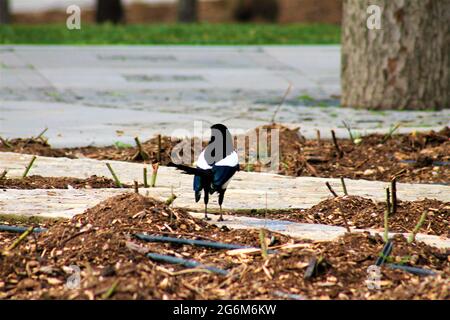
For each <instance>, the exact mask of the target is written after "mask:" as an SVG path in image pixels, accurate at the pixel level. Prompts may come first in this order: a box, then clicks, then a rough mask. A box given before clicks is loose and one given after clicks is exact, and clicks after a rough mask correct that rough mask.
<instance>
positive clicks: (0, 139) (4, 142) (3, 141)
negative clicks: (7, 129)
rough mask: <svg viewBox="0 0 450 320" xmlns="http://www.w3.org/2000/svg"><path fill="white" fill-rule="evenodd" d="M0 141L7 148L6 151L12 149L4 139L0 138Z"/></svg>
mask: <svg viewBox="0 0 450 320" xmlns="http://www.w3.org/2000/svg"><path fill="white" fill-rule="evenodd" d="M0 141H1V142H2V143H3V144H4V145H5V146H6V147H7V148H8V149H12V147H13V146H12V145H11V144H10V143H9V142H8V141H6V140H5V139H3V138H2V137H0Z"/></svg>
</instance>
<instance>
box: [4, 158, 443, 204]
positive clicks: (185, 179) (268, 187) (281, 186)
mask: <svg viewBox="0 0 450 320" xmlns="http://www.w3.org/2000/svg"><path fill="white" fill-rule="evenodd" d="M31 157H32V156H30V155H24V154H17V153H8V152H0V169H1V170H4V169H6V170H8V177H20V176H21V175H22V174H23V171H24V168H25V167H26V166H27V164H28V163H29V162H30V159H31ZM106 162H109V163H110V164H111V165H112V167H113V169H114V171H115V172H116V174H117V175H118V177H119V179H120V180H121V181H122V182H123V183H126V184H130V185H131V184H133V181H134V180H136V181H139V182H142V181H143V178H142V174H143V167H144V166H143V165H142V164H137V163H129V162H121V161H99V160H93V159H66V158H47V157H38V158H37V160H36V161H35V163H34V165H33V167H32V169H31V170H30V172H29V175H41V176H44V177H74V178H87V177H90V176H92V175H97V176H105V177H110V176H111V174H110V172H109V171H108V168H107V167H106V165H105V163H106ZM149 172H151V169H149ZM326 181H329V182H330V184H331V185H332V186H333V187H334V189H335V190H336V191H337V192H340V190H341V184H340V181H339V179H325V178H313V177H297V178H294V177H289V176H281V175H276V174H269V173H252V172H242V171H241V172H238V173H237V174H236V175H235V177H234V178H233V180H232V182H231V183H230V185H229V188H228V191H227V195H226V199H225V202H224V206H225V207H226V208H229V209H263V208H265V205H266V204H265V203H266V200H265V199H266V194H267V206H268V208H269V209H288V208H308V207H311V206H313V205H315V204H317V203H318V202H320V201H322V200H324V199H326V198H328V197H329V196H330V193H329V191H328V189H327V188H326V186H325V182H326ZM346 184H347V189H348V192H349V193H350V194H352V195H359V196H363V197H368V198H372V199H375V200H380V201H382V200H383V199H384V197H385V189H384V188H385V187H386V186H387V183H385V182H377V181H366V180H346ZM172 188H173V191H174V193H176V194H177V195H178V199H177V200H176V204H177V206H180V207H184V208H188V209H196V210H201V209H202V207H203V205H202V204H201V203H199V204H196V203H195V202H194V201H193V191H192V177H191V176H188V175H185V174H181V172H179V171H177V170H175V169H174V168H168V167H164V166H162V167H160V169H159V173H158V178H157V188H151V189H149V190H148V192H149V194H150V195H152V196H155V197H160V198H162V199H167V197H169V195H170V193H171V189H172ZM397 189H398V197H399V199H401V200H416V199H421V198H431V199H433V198H435V199H438V200H441V201H450V186H444V185H430V184H403V183H399V184H398V187H397ZM11 192H13V191H11V190H7V191H3V192H0V212H2V211H4V208H2V205H4V201H3V200H2V197H5V196H7V195H8V194H9V193H11ZM14 192H15V196H17V195H18V193H17V192H19V193H22V194H23V195H24V196H23V197H25V195H26V194H27V193H29V192H30V191H27V190H21V191H14ZM43 192H44V193H46V191H43ZM61 192H63V191H61ZM77 192H79V193H80V194H82V193H83V192H85V193H86V196H85V197H86V198H89V197H90V195H91V194H93V192H94V193H95V192H96V191H95V190H86V191H84V190H77ZM23 197H22V198H23ZM11 198H12V199H11ZM33 198H34V196H30V199H29V201H31V202H33V201H35V200H34V199H33ZM94 198H95V199H98V198H96V197H94ZM216 198H217V197H212V205H211V208H213V207H215V206H217V203H216V201H217V199H216ZM8 199H9V201H11V200H13V199H14V196H9V198H8ZM36 201H39V200H36ZM49 201H51V200H49ZM19 202H21V203H22V202H23V200H21V201H19ZM62 202H63V201H58V200H57V199H56V204H55V205H57V206H59V205H64V204H63V203H62ZM90 204H91V202H90ZM18 205H19V204H18ZM19 207H20V206H19ZM57 211H58V210H57Z"/></svg>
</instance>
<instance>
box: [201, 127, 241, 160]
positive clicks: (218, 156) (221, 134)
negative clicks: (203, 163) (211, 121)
mask: <svg viewBox="0 0 450 320" xmlns="http://www.w3.org/2000/svg"><path fill="white" fill-rule="evenodd" d="M233 149H234V148H233V138H232V136H231V133H230V131H229V130H228V128H227V127H226V126H225V125H223V124H221V123H217V124H215V125H213V126H211V139H210V140H209V144H208V147H207V155H206V158H207V159H206V160H207V162H208V163H214V162H217V161H220V160H222V159H223V158H224V157H226V156H228V155H229V154H231V153H232V152H233Z"/></svg>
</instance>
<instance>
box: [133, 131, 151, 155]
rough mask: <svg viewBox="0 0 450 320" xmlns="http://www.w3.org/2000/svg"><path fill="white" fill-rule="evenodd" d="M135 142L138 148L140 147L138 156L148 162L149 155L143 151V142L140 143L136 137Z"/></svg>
mask: <svg viewBox="0 0 450 320" xmlns="http://www.w3.org/2000/svg"><path fill="white" fill-rule="evenodd" d="M134 141H135V142H136V146H137V147H138V154H139V155H140V156H141V158H142V160H144V161H145V160H148V159H149V156H148V154H147V153H146V152H145V151H144V149H142V144H141V141H139V138H138V137H134Z"/></svg>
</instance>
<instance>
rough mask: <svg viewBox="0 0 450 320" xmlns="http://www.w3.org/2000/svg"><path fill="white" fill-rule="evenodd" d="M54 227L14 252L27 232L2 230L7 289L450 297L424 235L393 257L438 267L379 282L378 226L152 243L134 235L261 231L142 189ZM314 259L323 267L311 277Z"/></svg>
mask: <svg viewBox="0 0 450 320" xmlns="http://www.w3.org/2000/svg"><path fill="white" fill-rule="evenodd" d="M0 223H1V221H0ZM48 228H49V230H48V231H47V232H45V233H41V234H34V235H33V236H28V237H27V238H26V239H25V240H24V241H23V242H22V243H20V244H19V246H18V247H16V248H15V249H12V250H11V251H7V252H5V251H4V250H5V248H6V247H7V246H9V245H11V243H12V242H13V241H14V240H16V239H17V238H18V236H19V235H17V234H8V233H5V232H0V248H1V249H2V251H3V253H2V255H0V299H280V298H286V297H287V296H286V294H294V295H296V296H295V297H297V298H299V297H300V298H304V299H449V298H450V296H449V292H448V288H449V286H448V284H449V282H448V281H449V275H450V258H449V254H450V252H449V251H448V250H447V251H446V250H439V249H436V248H433V247H430V246H427V245H425V244H423V243H418V242H414V243H412V244H407V242H406V240H405V239H404V238H403V237H401V236H399V237H396V238H395V239H394V250H393V252H392V254H391V256H390V259H391V261H392V262H398V263H404V264H406V265H410V266H415V267H421V268H426V269H432V270H435V271H436V272H438V276H434V277H427V278H423V277H419V276H416V275H412V274H409V273H406V272H404V271H400V270H392V269H390V268H388V267H382V268H381V279H380V281H381V282H380V286H381V289H380V290H371V289H369V288H368V287H367V283H366V280H367V278H368V273H367V268H368V267H369V266H370V265H372V264H374V261H375V260H376V259H377V257H378V255H379V253H380V252H381V250H382V248H383V245H384V244H383V241H382V239H381V238H380V237H377V236H370V235H368V234H355V233H352V234H347V235H345V236H344V237H342V238H340V239H339V240H337V241H333V242H318V243H311V242H304V241H303V242H302V241H299V240H294V239H290V238H289V237H285V236H281V235H279V234H270V233H269V232H267V233H266V239H265V240H269V239H270V242H272V243H271V245H274V246H280V245H281V246H282V245H287V244H290V245H292V244H297V245H300V247H297V248H291V249H286V250H283V249H277V250H278V251H277V253H276V254H271V255H269V256H268V258H267V259H266V258H264V257H263V256H262V255H261V254H260V252H259V253H256V254H240V255H230V254H229V252H227V251H226V250H216V249H210V248H202V247H193V246H188V245H174V244H167V243H143V242H141V241H139V240H137V239H134V238H132V237H131V235H132V234H134V233H136V232H146V233H148V234H159V235H161V234H165V235H171V236H174V237H180V236H183V237H184V238H189V239H203V240H205V239H206V240H214V241H221V242H226V243H237V244H243V245H250V246H256V247H259V243H260V240H259V238H260V232H259V231H258V230H245V231H243V230H235V231H230V230H227V229H226V228H224V229H219V228H218V227H216V226H213V225H209V224H207V223H205V222H204V221H203V220H198V219H195V218H192V217H191V216H190V215H189V214H188V213H187V212H186V211H184V210H182V209H172V208H171V207H168V206H167V205H165V204H164V203H162V202H159V201H156V200H154V199H151V198H147V197H144V196H141V195H138V194H132V193H130V194H123V195H119V196H116V197H113V198H110V199H108V200H106V201H104V202H102V203H100V204H99V205H97V206H95V207H93V208H91V209H88V210H87V211H86V212H85V213H83V214H80V215H77V216H75V217H74V218H72V219H71V220H64V221H59V222H55V223H53V224H52V225H50V226H49V227H48ZM130 242H131V243H134V245H139V246H140V247H141V249H143V250H144V251H150V252H155V253H160V254H167V255H172V256H176V257H182V258H186V259H194V260H197V261H199V262H201V263H203V264H206V265H211V266H215V267H218V268H221V269H223V270H227V271H228V272H229V273H228V275H227V276H223V275H218V274H212V273H206V272H204V271H203V270H198V269H196V270H192V269H186V268H184V267H181V266H177V265H170V264H166V263H161V262H153V261H151V260H149V259H148V258H147V257H146V256H145V255H144V254H143V253H141V252H137V251H135V250H131V249H130V247H129V243H130ZM313 259H315V260H316V261H317V263H316V264H315V268H314V270H313V272H312V273H311V274H310V276H309V277H307V278H305V274H306V273H307V269H308V266H309V265H310V262H311V261H313ZM70 266H77V267H79V268H80V270H81V274H80V279H81V283H80V287H79V288H75V289H70V288H68V287H67V286H66V281H67V279H68V278H69V277H71V275H73V274H72V270H73V269H71V268H70ZM308 273H309V272H308Z"/></svg>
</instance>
